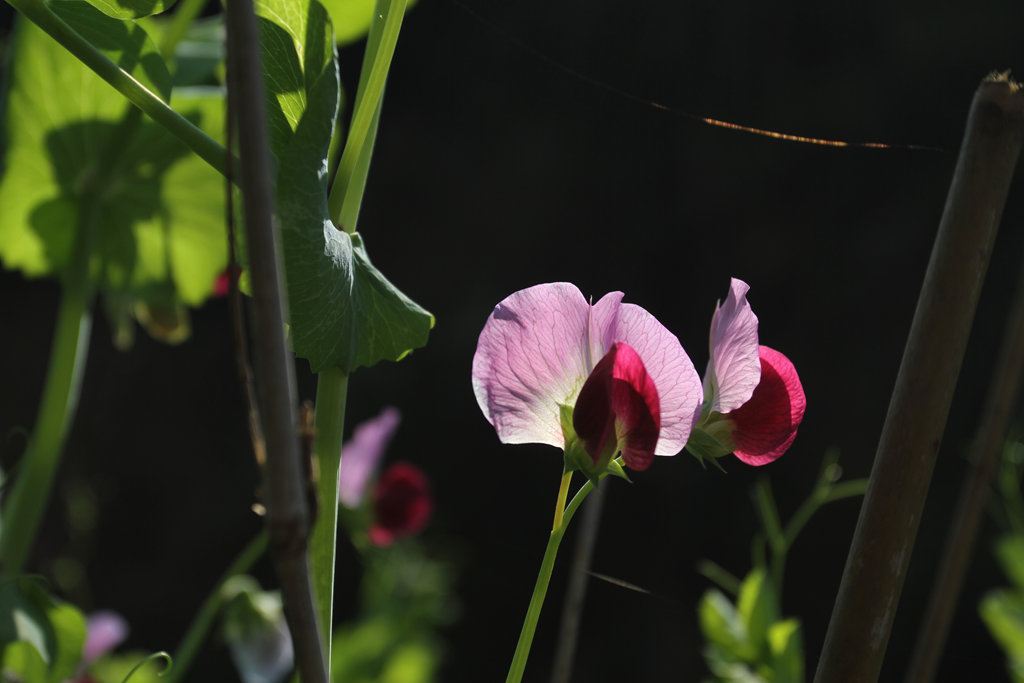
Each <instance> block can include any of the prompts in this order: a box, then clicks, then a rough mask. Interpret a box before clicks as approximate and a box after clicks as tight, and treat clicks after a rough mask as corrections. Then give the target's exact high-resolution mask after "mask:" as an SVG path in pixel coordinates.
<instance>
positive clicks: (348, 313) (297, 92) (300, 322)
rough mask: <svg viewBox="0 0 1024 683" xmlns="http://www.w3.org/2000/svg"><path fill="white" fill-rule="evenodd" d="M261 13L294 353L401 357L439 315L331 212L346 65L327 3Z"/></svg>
mask: <svg viewBox="0 0 1024 683" xmlns="http://www.w3.org/2000/svg"><path fill="white" fill-rule="evenodd" d="M258 13H259V14H260V16H261V17H262V19H261V32H260V36H261V40H262V41H263V57H264V60H265V64H266V77H267V83H268V86H269V87H268V97H269V98H270V103H269V107H270V115H269V119H270V127H271V143H272V149H274V151H275V153H276V155H277V157H278V162H279V164H278V182H277V209H278V215H279V217H280V222H281V234H282V239H283V242H284V256H285V268H286V272H287V278H288V298H289V308H290V312H291V320H290V323H291V328H290V329H291V335H292V345H293V347H294V349H295V353H296V354H297V355H299V356H301V357H303V358H306V359H308V360H309V363H310V366H311V367H312V369H313V371H314V372H316V371H319V370H322V369H324V368H326V367H338V368H341V369H342V370H344V371H345V372H351V371H352V370H354V369H355V368H357V367H359V366H370V365H373V364H374V363H377V362H378V361H381V360H399V359H401V358H402V357H404V356H405V355H406V354H407V353H409V352H410V351H411V350H412V349H414V348H418V347H420V346H422V345H424V344H425V343H426V341H427V335H428V334H429V332H430V329H431V328H432V327H433V325H434V318H433V316H432V315H430V313H428V312H427V311H426V310H424V309H423V308H421V307H420V306H418V305H417V304H416V303H414V302H413V301H412V300H411V299H409V298H408V297H406V296H405V295H404V294H403V293H402V292H401V291H399V290H398V289H397V288H396V287H395V286H394V285H392V284H391V283H390V282H389V281H388V280H387V278H385V277H384V276H383V275H382V274H381V273H380V271H378V270H377V269H376V268H375V267H374V266H373V264H372V263H371V262H370V259H369V256H368V255H367V253H366V248H365V247H364V245H363V241H362V238H361V237H360V236H359V235H358V234H354V235H349V234H347V233H345V232H343V231H341V230H338V229H337V228H336V227H335V226H334V224H333V223H332V222H331V220H330V217H329V216H328V212H327V152H328V147H329V144H330V139H331V134H332V132H333V126H334V118H335V116H336V114H337V107H338V71H337V55H336V53H335V50H334V45H333V43H332V42H331V40H330V24H329V22H328V19H327V13H326V11H325V10H324V8H323V6H322V5H321V4H320V3H319V2H317V1H316V0H291V1H288V0H264V1H263V2H261V3H260V4H259V5H258Z"/></svg>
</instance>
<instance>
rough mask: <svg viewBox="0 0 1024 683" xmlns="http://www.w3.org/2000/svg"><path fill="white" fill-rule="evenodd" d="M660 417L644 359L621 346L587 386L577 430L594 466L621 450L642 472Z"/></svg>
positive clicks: (576, 420)
mask: <svg viewBox="0 0 1024 683" xmlns="http://www.w3.org/2000/svg"><path fill="white" fill-rule="evenodd" d="M660 413H661V411H660V409H659V401H658V390H657V388H656V387H655V385H654V380H653V379H652V378H651V377H650V375H649V374H648V373H647V370H645V369H644V363H643V361H642V360H641V359H640V356H639V355H637V353H636V351H634V350H633V348H632V347H631V346H629V345H628V344H626V343H622V342H618V343H615V344H612V347H611V349H610V350H609V351H608V353H607V354H605V356H604V358H602V359H601V361H600V362H599V363H598V364H597V366H596V367H595V368H594V371H593V372H592V373H591V374H590V377H589V378H587V381H586V384H584V385H583V389H582V390H581V391H580V395H579V398H578V399H577V401H576V406H575V408H574V410H573V429H575V430H576V434H577V436H579V438H580V439H581V440H582V441H583V443H584V447H585V448H586V450H587V453H589V454H590V457H591V458H593V459H594V463H595V464H598V465H600V464H601V462H600V461H601V460H603V459H604V457H605V456H607V457H611V455H612V454H613V451H615V450H616V449H617V448H621V450H622V456H623V460H624V461H625V463H626V465H627V466H628V467H630V468H631V469H634V470H644V469H647V468H648V467H649V466H650V464H651V461H652V460H653V459H654V450H655V445H656V444H657V442H658V432H659V427H660ZM613 439H614V442H613V441H612V440H613Z"/></svg>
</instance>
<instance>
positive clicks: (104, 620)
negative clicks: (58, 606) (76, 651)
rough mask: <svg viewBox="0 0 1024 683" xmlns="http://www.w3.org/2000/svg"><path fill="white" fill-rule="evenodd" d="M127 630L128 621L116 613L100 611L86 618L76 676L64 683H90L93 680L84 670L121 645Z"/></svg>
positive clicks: (126, 635)
mask: <svg viewBox="0 0 1024 683" xmlns="http://www.w3.org/2000/svg"><path fill="white" fill-rule="evenodd" d="M129 630H130V629H129V627H128V621H127V620H126V619H125V618H124V617H122V616H121V615H120V614H118V613H117V612H113V611H111V610H100V611H98V612H93V613H92V614H90V615H89V616H87V617H86V618H85V642H84V643H83V644H82V660H81V662H79V664H78V675H76V676H75V677H74V678H71V679H69V680H68V681H66V683H92V680H93V679H92V677H91V676H89V675H88V674H87V673H86V669H88V667H89V665H90V664H92V663H93V662H94V661H96V660H97V659H99V658H100V657H101V656H103V655H105V654H107V653H108V652H111V651H113V650H114V648H116V647H117V646H118V645H120V644H121V643H123V642H124V640H125V638H127V637H128V632H129Z"/></svg>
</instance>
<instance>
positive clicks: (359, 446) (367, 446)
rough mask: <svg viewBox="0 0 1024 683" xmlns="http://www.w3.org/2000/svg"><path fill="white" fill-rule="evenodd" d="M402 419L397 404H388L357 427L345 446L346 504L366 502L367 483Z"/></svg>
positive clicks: (341, 490)
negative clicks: (392, 406)
mask: <svg viewBox="0 0 1024 683" xmlns="http://www.w3.org/2000/svg"><path fill="white" fill-rule="evenodd" d="M401 421H402V414H401V413H399V412H398V410H397V409H396V408H390V407H389V408H385V409H384V410H383V411H381V414H380V415H378V416H377V417H375V418H373V419H372V420H367V421H366V422H363V423H362V424H360V425H359V426H358V427H356V429H355V432H354V433H353V434H352V439H351V440H350V441H349V442H348V443H346V444H345V445H344V446H342V448H341V466H340V467H339V469H338V498H339V500H341V502H342V504H343V505H344V506H345V507H348V508H354V507H358V506H359V504H360V503H361V502H362V500H363V496H364V495H365V493H366V488H367V485H368V484H369V483H370V479H371V478H372V477H373V475H374V473H375V472H376V471H377V466H378V464H379V463H380V459H381V458H382V457H383V456H384V451H385V450H386V449H387V447H388V444H389V443H391V437H393V436H394V435H395V430H396V429H398V424H399V423H400V422H401Z"/></svg>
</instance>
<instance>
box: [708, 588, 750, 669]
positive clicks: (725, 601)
mask: <svg viewBox="0 0 1024 683" xmlns="http://www.w3.org/2000/svg"><path fill="white" fill-rule="evenodd" d="M697 616H698V619H699V621H700V629H701V631H702V632H703V633H704V637H705V638H706V639H707V640H708V642H710V643H712V644H713V645H715V646H717V647H718V648H719V649H721V650H722V652H723V654H728V655H730V657H729V659H732V660H743V659H748V658H749V655H750V654H751V648H750V646H749V645H748V643H747V631H746V627H745V626H744V624H743V621H742V620H741V619H740V615H739V613H738V612H737V611H736V607H735V605H733V604H732V601H731V600H729V598H727V597H726V596H725V594H724V593H722V591H720V590H718V589H717V588H712V589H710V590H708V591H706V592H705V593H704V596H703V597H702V598H701V600H700V604H699V605H698V606H697Z"/></svg>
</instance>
